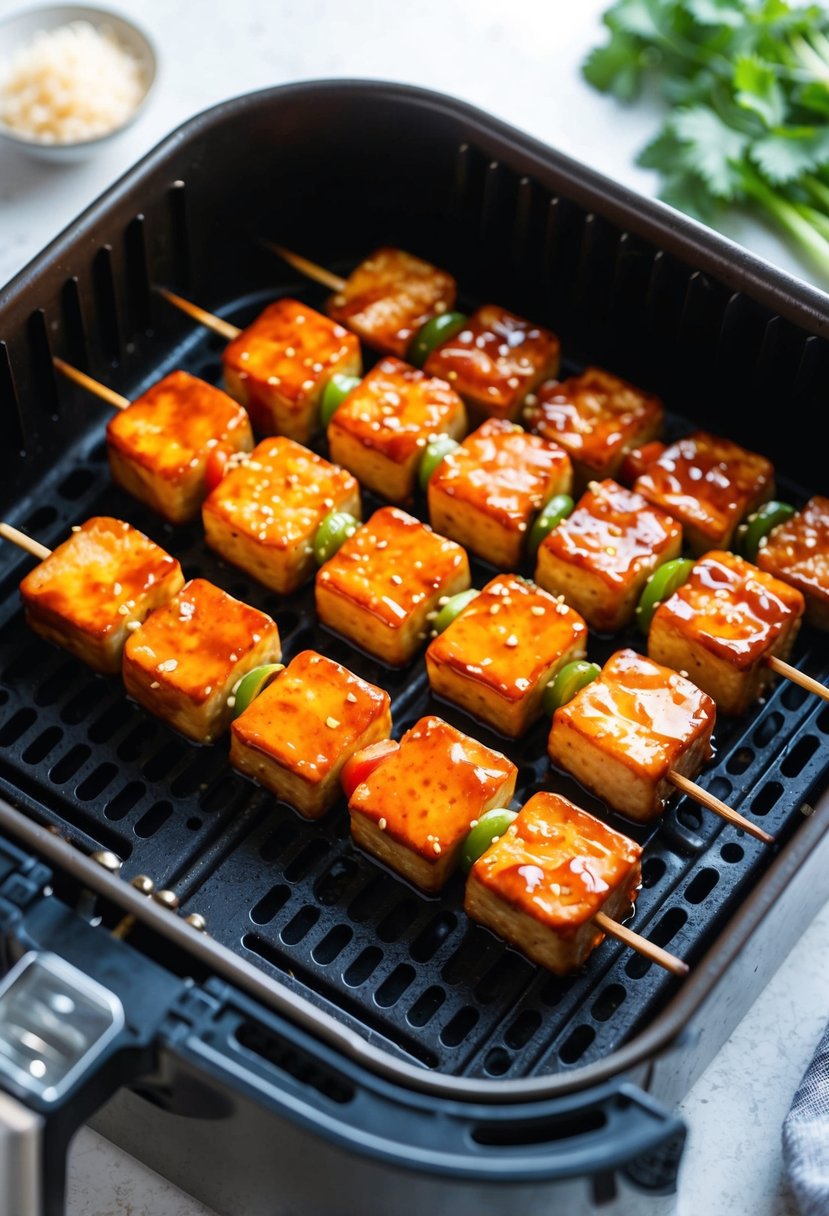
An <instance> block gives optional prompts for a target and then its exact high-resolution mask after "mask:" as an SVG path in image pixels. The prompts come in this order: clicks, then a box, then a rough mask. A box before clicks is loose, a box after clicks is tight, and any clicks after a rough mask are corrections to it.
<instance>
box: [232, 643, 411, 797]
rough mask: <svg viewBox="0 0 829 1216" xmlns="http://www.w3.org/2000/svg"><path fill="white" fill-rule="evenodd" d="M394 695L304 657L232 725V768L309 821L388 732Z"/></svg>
mask: <svg viewBox="0 0 829 1216" xmlns="http://www.w3.org/2000/svg"><path fill="white" fill-rule="evenodd" d="M389 705H390V702H389V696H388V693H387V692H384V691H383V689H382V688H376V687H375V686H374V684H368V683H367V682H366V681H365V680H361V679H360V678H359V676H355V675H353V674H352V672H350V671H349V670H348V668H346V667H342V666H341V665H340V664H339V663H335V662H333V661H332V660H331V659H326V658H325V657H324V656H323V655H321V654H316V653H315V652H314V651H313V650H303V651H302V653H301V654H298V655H297V656H296V658H295V659H292V660H291V662H290V663H289V664H288V666H287V667H286V669H285V670H284V671H283V672H281V673H280V674H279V675H278V676H277V677H276V679H274V680H273V681H272V682H271V683H270V684H269V685H268V687H267V688H265V690H264V691H263V692H261V693H260V694H259V696H258V697H256V699H255V700H254V701H252V702H251V704H250V705H249V706H248V708H247V709H246V710H245V711H244V713H242V714H240V715H239V717H238V718H236V720H235V721H234V722H233V724H232V726H231V743H230V763H231V764H232V765H233V766H234V768H237V769H238V770H239V772H240V773H245V774H247V776H248V777H253V779H254V780H255V781H258V782H259V784H260V785H264V787H265V789H268V790H270V791H271V793H273V794H276V796H277V798H281V799H283V801H285V802H288V803H290V805H291V806H293V807H295V808H296V810H298V811H299V813H300V814H301V815H304V816H305V818H306V819H318V818H319V817H320V815H324V814H325V812H326V811H327V810H329V808H330V807H331V806H333V804H334V803H335V802H336V801H337V799H338V798H339V797H341V790H340V786H339V777H340V772H341V770H342V767H343V765H344V764H345V762H346V760H348V759H349V757H351V756H353V755H354V753H355V752H356V751H359V750H360V748H361V747H366V746H368V744H370V743H376V742H377V741H378V740H380V739H387V738H388V736H389V734H390V733H391V711H390V708H389Z"/></svg>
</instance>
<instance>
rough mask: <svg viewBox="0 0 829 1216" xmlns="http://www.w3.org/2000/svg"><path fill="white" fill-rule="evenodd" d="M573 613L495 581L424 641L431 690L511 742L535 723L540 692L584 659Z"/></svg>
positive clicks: (579, 624) (580, 628)
mask: <svg viewBox="0 0 829 1216" xmlns="http://www.w3.org/2000/svg"><path fill="white" fill-rule="evenodd" d="M586 643H587V625H586V624H585V622H584V621H583V620H582V618H581V617H580V616H579V614H578V613H577V612H574V611H573V610H572V608H568V607H567V605H566V604H562V603H559V602H558V601H557V600H554V599H553V597H552V596H551V595H548V594H547V592H546V591H541V590H540V589H539V588H538V587H535V586H534V585H533V584H532V583H529V582H527V581H526V580H525V579H522V578H518V577H517V576H516V575H514V574H499V575H498V576H497V578H494V579H492V581H491V582H489V583H487V585H486V586H485V587H484V589H483V591H482V592H481V594H480V595H478V596H476V597H475V599H474V600H472V602H471V603H470V604H468V605H467V606H466V608H464V610H463V611H462V612H461V613H460V614H459V615H458V616H457V617H455V619H454V621H453V622H452V624H451V625H450V626H449V627H448V629H446V630H444V632H443V633H440V634H438V636H437V637H436V638H435V639H434V641H432V642H430V644H429V647H428V649H427V651H426V671H427V673H428V676H429V683H430V684H431V687H432V691H433V692H434V693H436V694H437V695H438V696H440V697H446V699H447V700H448V701H453V702H454V703H455V704H456V705H460V706H461V708H462V709H465V710H466V711H467V713H470V714H472V715H473V717H476V718H481V719H482V721H484V722H486V723H488V725H489V726H492V727H494V728H495V730H497V731H500V732H501V734H503V735H509V736H510V737H511V738H513V739H516V738H518V736H519V735H523V734H524V733H525V731H527V730H529V728H530V727H531V726H532V724H533V722H535V720H536V719H537V718H539V717H540V716H541V713H542V696H543V694H544V689H545V688H546V687H547V685H548V684H549V682H550V680H552V679H553V678H554V677H555V675H556V674H557V672H558V671H559V669H560V668H561V667H563V666H564V664H565V663H569V662H571V661H572V660H573V659H583V658H584V656H585V654H586Z"/></svg>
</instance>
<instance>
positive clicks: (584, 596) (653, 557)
mask: <svg viewBox="0 0 829 1216" xmlns="http://www.w3.org/2000/svg"><path fill="white" fill-rule="evenodd" d="M681 550H682V528H681V526H680V525H679V524H678V523H677V522H676V520H674V519H672V518H671V516H670V515H668V514H666V512H665V511H660V510H659V508H658V507H652V506H651V505H650V504H649V503H648V502H647V501H646V499H644V498H643V497H642V495H641V494H637V493H636V492H635V491H633V490H626V489H624V487H623V486H620V485H617V484H616V482H615V481H601V482H593V483H591V485H590V487H589V488H588V489H587V491H586V492H585V494H583V495H582V497H581V498H580V499H579V501H578V504H577V505H576V509H575V510H574V511H573V513H572V515H569V516H568V517H567V519H563V520H562V521H561V523H560V524H559V525H558V527H557V528H554V529H553V530H552V532H550V533H548V535H547V536H546V537H545V538H544V540H543V541H542V542H541V545H540V546H539V549H538V560H537V565H536V572H535V578H536V582H537V583H538V584H539V586H541V587H544V588H545V590H547V591H549V592H551V594H553V595H563V596H564V598H565V599H566V600H567V602H568V603H569V604H572V605H573V607H574V608H576V609H577V610H578V611H579V612H580V613H581V614H582V616H583V617H584V619H585V620H586V621H587V623H588V625H590V626H591V628H593V629H597V630H599V631H600V632H602V633H613V632H614V631H615V630H617V629H623V628H624V626H625V625H628V624H629V623H630V621H631V620H632V619H633V615H634V613H635V611H636V605H637V603H638V602H639V597H640V595H641V594H642V589H643V587H644V586H645V583H646V582H647V580H648V576H649V575H651V574H652V573H653V572H654V570H655V569H656V568H657V566H661V565H662V563H663V562H667V561H671V560H672V559H673V558H675V557H679V555H680V552H681Z"/></svg>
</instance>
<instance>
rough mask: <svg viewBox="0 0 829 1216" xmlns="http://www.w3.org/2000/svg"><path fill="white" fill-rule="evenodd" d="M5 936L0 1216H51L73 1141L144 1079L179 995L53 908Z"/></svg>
mask: <svg viewBox="0 0 829 1216" xmlns="http://www.w3.org/2000/svg"><path fill="white" fill-rule="evenodd" d="M4 911H6V909H5V907H4V906H2V901H0V912H4ZM7 927H8V929H9V935H8V937H7V939H6V940H7V942H8V943H9V944H10V945H11V947H12V948H11V950H10V953H11V955H12V957H15V956H16V957H17V962H16V963H15V964H14V966H12V967H11V969H10V970H9V971H8V972H7V973H6V974H5V975H4V976H3V977H2V980H0V1039H2V1045H1V1046H2V1049H0V1216H23V1214H25V1216H30V1213H31V1214H32V1216H62V1213H63V1210H64V1191H65V1178H66V1155H67V1150H68V1147H69V1143H70V1141H71V1139H72V1137H73V1135H74V1134H75V1132H76V1131H77V1130H78V1128H79V1127H80V1126H81V1125H82V1124H83V1123H85V1122H86V1120H87V1119H88V1118H89V1117H90V1116H91V1115H92V1114H93V1113H94V1112H95V1111H96V1110H98V1109H99V1107H100V1106H102V1105H103V1103H104V1102H105V1101H106V1100H107V1099H108V1098H109V1097H111V1096H112V1094H113V1093H114V1092H115V1091H116V1090H117V1089H119V1088H120V1087H121V1086H123V1085H128V1084H130V1083H132V1082H134V1081H136V1080H138V1079H139V1078H140V1077H143V1076H145V1075H146V1074H147V1073H148V1072H149V1071H150V1070H151V1069H152V1067H153V1065H154V1063H155V1059H156V1054H157V1044H158V1042H159V1040H160V1035H161V1029H162V1025H163V1024H164V1022H165V1021H166V1019H167V1017H168V1014H169V1012H170V1010H171V1009H172V1008H173V1006H174V1005H175V1003H176V1002H177V1001H178V999H179V997H180V995H181V993H182V992H183V990H184V984H183V982H182V981H181V980H180V979H178V978H177V977H174V976H171V975H170V974H169V973H168V972H166V971H164V970H163V969H162V968H160V967H158V966H157V965H156V964H155V963H153V962H151V961H150V960H148V959H146V958H144V956H143V955H141V954H139V953H137V952H136V951H134V950H133V949H132V948H131V947H130V945H129V944H128V943H127V942H124V941H120V940H118V939H117V938H115V937H112V936H110V935H108V934H106V933H102V932H101V931H100V930H99V929H95V928H93V927H92V926H91V925H90V924H89V923H88V922H87V921H85V920H84V919H83V918H82V917H80V916H79V915H78V914H77V913H76V912H75V911H74V910H73V909H70V908H68V907H67V906H66V905H64V904H62V903H61V902H60V901H59V900H58V899H56V898H52V899H48V900H41V901H40V902H39V903H36V904H35V905H33V906H32V907H30V908H29V909H27V910H26V911H25V912H23V913H22V914H21V913H20V912H19V911H17V912H15V913H14V914H13V915H11V916H10V917H9V918H8V921H7ZM7 1180H11V1181H7Z"/></svg>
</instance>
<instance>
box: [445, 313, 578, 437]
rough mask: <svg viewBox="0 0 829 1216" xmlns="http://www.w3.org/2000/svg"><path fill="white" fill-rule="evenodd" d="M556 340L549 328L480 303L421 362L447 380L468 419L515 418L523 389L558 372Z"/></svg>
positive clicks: (558, 352) (559, 345) (519, 409)
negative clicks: (460, 326)
mask: <svg viewBox="0 0 829 1216" xmlns="http://www.w3.org/2000/svg"><path fill="white" fill-rule="evenodd" d="M560 355H561V344H560V342H559V340H558V338H557V337H556V335H555V334H554V333H552V332H551V331H550V330H549V329H543V328H542V327H541V326H540V325H534V324H533V323H532V321H526V320H524V318H523V317H519V316H516V315H515V313H512V312H507V310H506V309H505V308H499V307H498V305H497V304H485V305H484V307H483V308H479V309H477V311H476V312H474V313H473V314H472V316H471V317H470V318H469V324H468V325H467V326H466V327H465V328H464V329H462V330H461V331H460V333H459V334H457V336H456V337H454V338H450V339H449V340H448V341H446V342H443V343H442V344H441V345H440V346H438V347H436V348H435V349H434V350H433V351H432V353H431V354H430V355H429V358H428V359H427V360H426V363H425V365H424V368H425V371H427V372H428V373H429V375H430V376H440V378H441V380H448V381H449V383H450V384H451V386H452V388H454V389H456V390H457V391H458V392H459V393H460V395H461V396H462V397H463V399H464V401H465V402H466V404H467V405H468V406H469V408H470V411H471V412H472V416H473V418H475V419H477V420H479V421H480V420H481V419H482V418H489V417H492V418H509V419H511V420H512V421H513V422H514V421H515V420H516V419H517V418H518V415H519V414H520V412H521V407H522V406H523V404H524V399H525V397H526V396H527V393H529V392H531V391H532V390H533V389H534V388H535V387H536V386H537V385H539V384H540V383H541V381H542V380H547V379H549V378H550V377H551V376H557V375H558V368H559V360H560Z"/></svg>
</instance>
